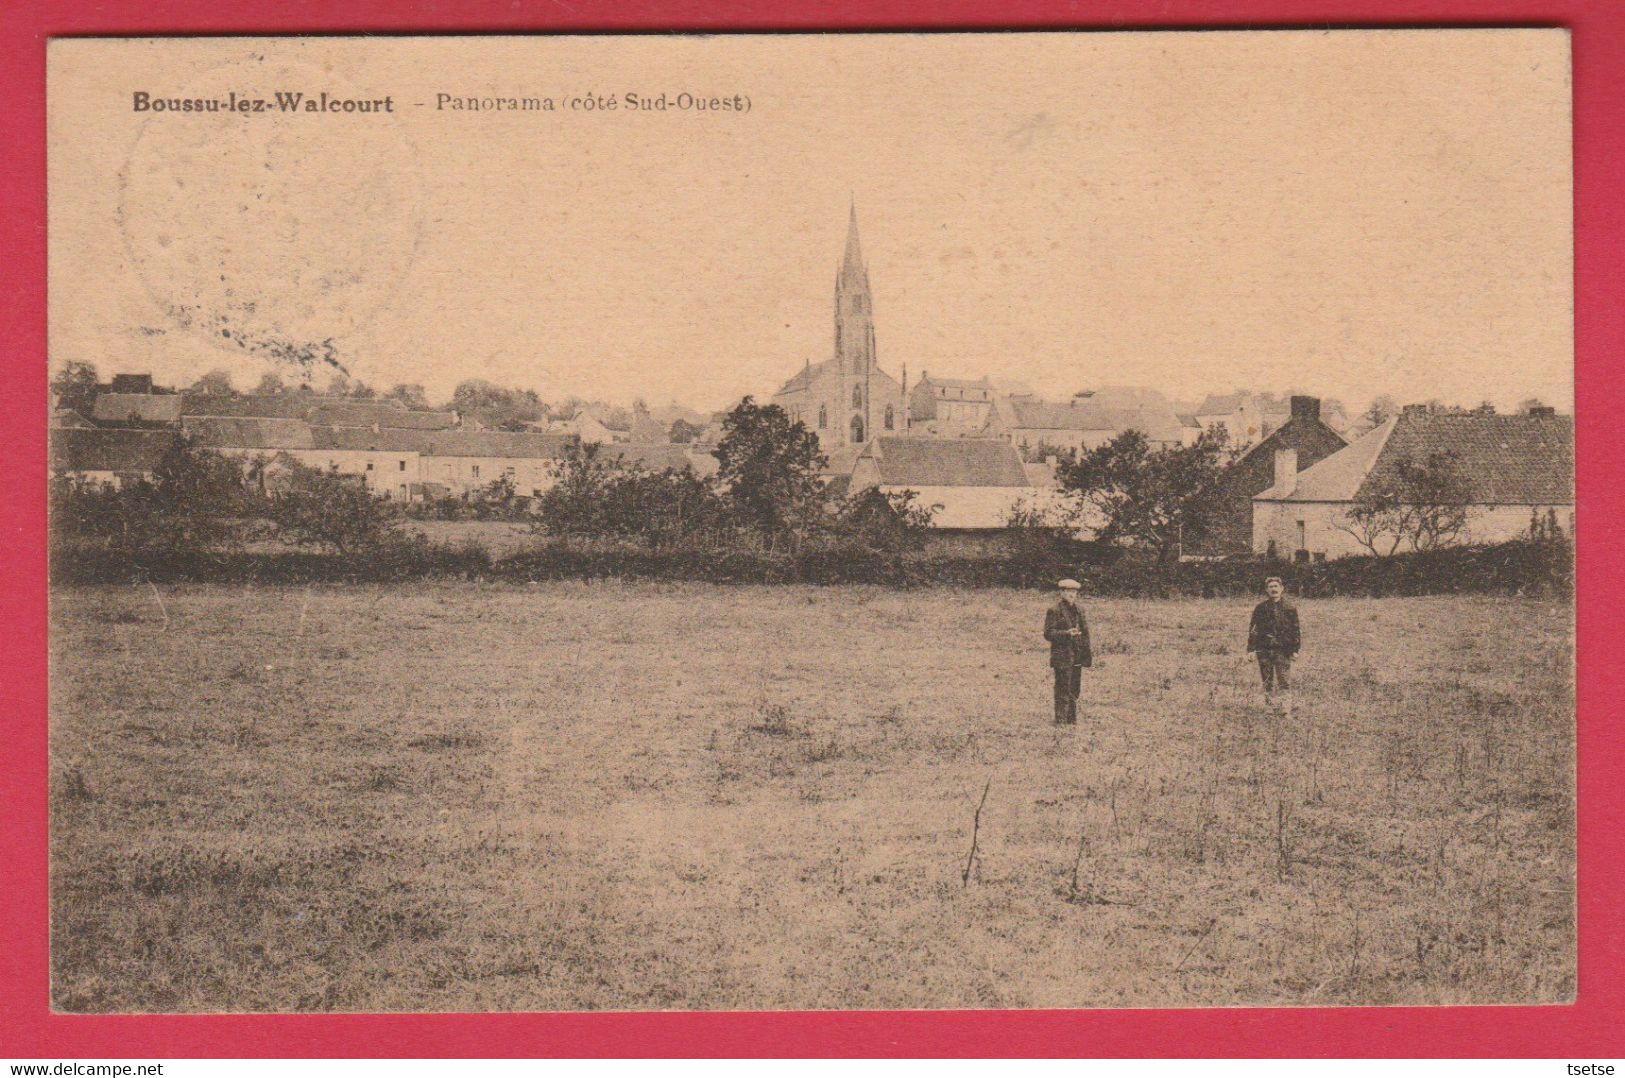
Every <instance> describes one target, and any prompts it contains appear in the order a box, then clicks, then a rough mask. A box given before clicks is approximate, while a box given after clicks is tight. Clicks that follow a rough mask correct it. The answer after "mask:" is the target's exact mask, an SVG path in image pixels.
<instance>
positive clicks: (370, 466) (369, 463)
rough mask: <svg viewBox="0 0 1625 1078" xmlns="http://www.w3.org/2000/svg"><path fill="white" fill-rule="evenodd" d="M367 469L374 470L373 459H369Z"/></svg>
mask: <svg viewBox="0 0 1625 1078" xmlns="http://www.w3.org/2000/svg"><path fill="white" fill-rule="evenodd" d="M367 471H369V472H370V471H372V461H370V460H369V461H367Z"/></svg>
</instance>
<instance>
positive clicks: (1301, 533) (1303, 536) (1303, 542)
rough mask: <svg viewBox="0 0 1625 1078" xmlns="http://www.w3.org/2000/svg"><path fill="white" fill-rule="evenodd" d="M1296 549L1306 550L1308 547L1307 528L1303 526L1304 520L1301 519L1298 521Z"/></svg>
mask: <svg viewBox="0 0 1625 1078" xmlns="http://www.w3.org/2000/svg"><path fill="white" fill-rule="evenodd" d="M1298 549H1299V550H1308V549H1309V529H1308V528H1307V527H1306V526H1305V524H1304V522H1303V521H1301V520H1300V521H1298Z"/></svg>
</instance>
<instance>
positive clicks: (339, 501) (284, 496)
mask: <svg viewBox="0 0 1625 1078" xmlns="http://www.w3.org/2000/svg"><path fill="white" fill-rule="evenodd" d="M282 464H283V466H284V467H285V469H286V479H287V487H288V489H287V490H286V491H285V492H283V493H281V494H279V495H278V496H277V497H275V498H273V499H272V500H271V503H270V506H269V516H270V519H271V524H272V526H273V527H274V528H275V529H276V532H277V535H278V536H279V537H280V538H282V539H283V540H284V541H286V542H290V543H293V544H296V545H298V546H329V547H332V548H333V549H334V550H335V551H337V552H338V553H339V554H346V555H347V554H363V553H368V552H372V551H377V550H379V549H380V548H382V547H384V546H386V545H387V544H388V543H390V542H391V541H393V540H396V539H398V538H399V537H400V526H399V522H398V521H397V519H396V517H395V515H394V513H393V512H391V510H390V507H389V504H388V502H386V501H385V500H384V499H382V498H379V497H377V496H376V495H374V494H373V493H372V492H371V491H369V490H368V489H367V487H366V484H365V483H363V482H362V481H361V480H360V477H358V476H344V475H339V474H338V473H337V472H333V471H326V472H324V471H321V470H319V469H316V468H312V467H309V466H308V465H305V464H301V463H300V462H298V461H296V460H291V459H289V460H284V461H282Z"/></svg>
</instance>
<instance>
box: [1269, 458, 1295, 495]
mask: <svg viewBox="0 0 1625 1078" xmlns="http://www.w3.org/2000/svg"><path fill="white" fill-rule="evenodd" d="M1297 489H1298V451H1297V450H1296V449H1277V450H1276V451H1275V492H1276V493H1277V494H1291V493H1292V492H1293V491H1295V490H1297Z"/></svg>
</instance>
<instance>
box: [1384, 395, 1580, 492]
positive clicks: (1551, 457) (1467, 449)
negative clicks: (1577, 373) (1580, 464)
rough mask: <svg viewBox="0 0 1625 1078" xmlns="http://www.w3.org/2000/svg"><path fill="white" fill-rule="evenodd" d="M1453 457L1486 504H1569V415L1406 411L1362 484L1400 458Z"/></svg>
mask: <svg viewBox="0 0 1625 1078" xmlns="http://www.w3.org/2000/svg"><path fill="white" fill-rule="evenodd" d="M1434 453H1448V454H1452V455H1453V456H1454V457H1455V462H1456V467H1457V468H1458V469H1459V470H1460V471H1461V474H1462V477H1463V478H1464V479H1466V480H1467V482H1468V483H1469V484H1470V485H1471V486H1472V488H1473V493H1474V500H1475V501H1478V502H1481V503H1483V504H1486V505H1551V504H1564V503H1568V502H1572V501H1573V500H1574V419H1573V417H1572V416H1557V415H1553V416H1523V415H1427V414H1418V413H1414V412H1406V413H1403V414H1401V415H1400V417H1399V423H1398V425H1396V426H1395V427H1394V432H1393V434H1391V435H1389V437H1388V444H1387V445H1386V446H1384V447H1383V451H1382V454H1381V455H1380V456H1379V457H1378V458H1377V465H1376V467H1375V468H1373V469H1372V472H1371V475H1370V476H1369V477H1368V478H1367V480H1366V482H1367V483H1371V482H1380V481H1381V480H1382V479H1383V478H1384V477H1385V475H1386V474H1388V472H1389V471H1390V470H1391V469H1392V468H1394V467H1395V466H1396V465H1397V463H1398V462H1399V461H1401V460H1404V459H1407V458H1409V459H1412V460H1425V459H1426V458H1427V457H1428V456H1430V455H1432V454H1434Z"/></svg>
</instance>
